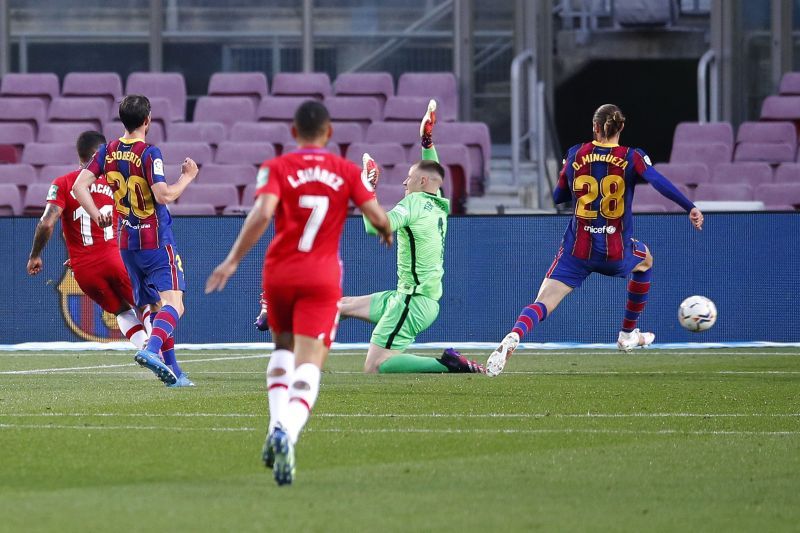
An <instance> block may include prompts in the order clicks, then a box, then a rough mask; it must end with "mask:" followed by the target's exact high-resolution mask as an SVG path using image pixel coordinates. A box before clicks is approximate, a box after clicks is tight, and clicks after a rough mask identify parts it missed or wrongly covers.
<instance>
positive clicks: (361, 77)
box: [333, 72, 394, 109]
mask: <svg viewBox="0 0 800 533" xmlns="http://www.w3.org/2000/svg"><path fill="white" fill-rule="evenodd" d="M333 94H335V95H336V96H372V97H375V98H378V100H379V101H380V104H381V109H383V106H384V105H385V104H386V100H388V99H389V97H390V96H394V80H393V79H392V75H391V74H389V73H388V72H346V73H343V74H339V75H338V76H337V77H336V81H335V82H334V83H333Z"/></svg>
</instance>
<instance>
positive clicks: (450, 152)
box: [412, 144, 473, 213]
mask: <svg viewBox="0 0 800 533" xmlns="http://www.w3.org/2000/svg"><path fill="white" fill-rule="evenodd" d="M413 151H414V150H413V149H412V152H413ZM436 153H437V154H438V155H439V162H440V163H441V165H442V166H444V168H445V169H446V170H447V173H446V175H445V180H444V189H445V193H446V194H447V197H448V198H450V199H451V200H453V203H454V206H453V210H454V212H456V213H461V212H462V207H463V206H462V205H461V204H462V203H463V202H464V201H465V200H466V197H467V196H469V195H470V193H471V192H472V183H471V181H472V180H470V176H472V174H473V173H472V167H471V163H470V157H469V150H468V149H467V147H466V146H464V145H463V144H437V145H436ZM421 156H422V154H421V153H420V151H419V150H417V151H416V154H414V157H412V161H418V160H419V159H420V157H421Z"/></svg>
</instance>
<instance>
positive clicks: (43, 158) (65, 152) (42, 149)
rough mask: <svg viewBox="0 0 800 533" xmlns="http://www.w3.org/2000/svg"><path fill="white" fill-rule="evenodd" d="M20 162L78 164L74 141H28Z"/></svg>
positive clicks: (32, 163)
mask: <svg viewBox="0 0 800 533" xmlns="http://www.w3.org/2000/svg"><path fill="white" fill-rule="evenodd" d="M22 162H23V163H27V164H29V165H34V166H42V165H54V164H55V165H69V164H74V165H77V164H78V154H77V153H76V152H75V142H74V141H73V142H71V143H28V144H26V145H25V149H24V150H23V151H22Z"/></svg>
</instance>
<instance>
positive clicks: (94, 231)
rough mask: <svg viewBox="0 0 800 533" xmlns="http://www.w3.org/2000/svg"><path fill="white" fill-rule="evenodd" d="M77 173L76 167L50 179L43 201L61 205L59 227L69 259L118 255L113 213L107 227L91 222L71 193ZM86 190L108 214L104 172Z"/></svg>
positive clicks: (110, 197) (109, 201)
mask: <svg viewBox="0 0 800 533" xmlns="http://www.w3.org/2000/svg"><path fill="white" fill-rule="evenodd" d="M78 174H80V169H78V170H75V171H74V172H70V173H69V174H65V175H64V176H61V177H58V178H56V179H54V180H53V184H52V185H50V190H49V191H48V192H47V203H49V204H53V205H57V206H58V207H60V208H61V209H63V212H62V213H61V227H62V229H63V231H64V240H65V241H66V242H67V253H68V254H69V259H70V262H71V263H72V264H73V265H76V264H78V263H81V262H88V261H89V260H91V261H97V260H100V261H102V260H103V258H105V257H106V256H107V254H115V255H117V256H119V247H118V246H117V240H116V239H115V235H116V226H117V221H116V218H117V217H113V220H114V224H113V225H112V226H109V227H107V228H101V227H100V226H98V225H97V224H95V223H94V222H92V219H91V218H90V217H89V214H88V213H87V212H86V210H85V209H84V208H83V207H81V204H80V203H79V202H78V200H77V199H76V198H75V196H74V195H73V193H72V185H73V184H74V183H75V180H76V179H78ZM89 193H90V194H91V195H92V200H94V203H95V205H96V206H97V207H98V209H99V210H100V212H101V213H102V214H104V215H110V214H112V213H113V212H114V191H113V190H112V189H111V186H110V185H109V184H108V182H107V181H106V178H105V176H100V177H99V178H98V179H96V180H95V181H94V182H93V183H92V184H91V185H90V186H89Z"/></svg>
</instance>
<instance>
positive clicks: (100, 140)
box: [75, 130, 106, 163]
mask: <svg viewBox="0 0 800 533" xmlns="http://www.w3.org/2000/svg"><path fill="white" fill-rule="evenodd" d="M105 143H106V138H105V136H104V135H103V134H102V133H100V132H99V131H92V130H89V131H84V132H83V133H81V134H80V135H78V141H77V142H76V143H75V149H76V150H77V151H78V157H79V158H80V160H81V163H87V162H88V161H89V160H90V159H91V158H92V156H93V155H94V153H95V152H96V151H97V148H98V147H99V146H100V145H101V144H105Z"/></svg>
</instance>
